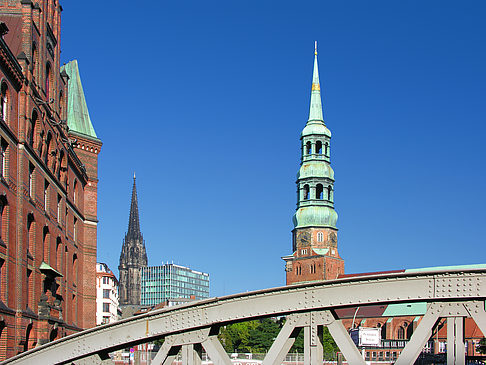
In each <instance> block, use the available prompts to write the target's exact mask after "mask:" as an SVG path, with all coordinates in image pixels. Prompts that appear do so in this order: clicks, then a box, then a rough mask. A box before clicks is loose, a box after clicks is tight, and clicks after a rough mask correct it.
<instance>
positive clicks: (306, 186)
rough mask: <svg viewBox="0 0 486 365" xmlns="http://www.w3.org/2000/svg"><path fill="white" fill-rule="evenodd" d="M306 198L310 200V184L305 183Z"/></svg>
mask: <svg viewBox="0 0 486 365" xmlns="http://www.w3.org/2000/svg"><path fill="white" fill-rule="evenodd" d="M304 200H309V185H307V184H305V185H304Z"/></svg>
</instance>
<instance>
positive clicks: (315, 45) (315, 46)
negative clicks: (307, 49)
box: [314, 41, 317, 56]
mask: <svg viewBox="0 0 486 365" xmlns="http://www.w3.org/2000/svg"><path fill="white" fill-rule="evenodd" d="M314 54H315V55H316V56H317V41H315V42H314Z"/></svg>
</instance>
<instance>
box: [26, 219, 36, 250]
mask: <svg viewBox="0 0 486 365" xmlns="http://www.w3.org/2000/svg"><path fill="white" fill-rule="evenodd" d="M34 231H35V230H34V215H33V214H32V213H29V214H28V215H27V236H26V238H27V242H26V246H27V254H30V255H31V256H32V257H33V255H34V253H35V249H34V248H35V234H34Z"/></svg>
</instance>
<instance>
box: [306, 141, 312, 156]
mask: <svg viewBox="0 0 486 365" xmlns="http://www.w3.org/2000/svg"><path fill="white" fill-rule="evenodd" d="M305 152H306V154H308V155H310V154H311V153H312V143H310V141H309V142H307V143H306V145H305Z"/></svg>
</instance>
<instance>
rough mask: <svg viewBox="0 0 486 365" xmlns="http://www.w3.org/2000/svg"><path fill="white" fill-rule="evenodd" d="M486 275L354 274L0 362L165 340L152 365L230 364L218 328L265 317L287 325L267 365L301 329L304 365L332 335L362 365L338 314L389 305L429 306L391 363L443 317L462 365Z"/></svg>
mask: <svg viewBox="0 0 486 365" xmlns="http://www.w3.org/2000/svg"><path fill="white" fill-rule="evenodd" d="M485 299H486V269H484V268H482V269H464V268H463V269H451V270H447V271H444V270H440V271H422V272H413V273H408V272H405V273H391V274H379V275H367V276H358V277H351V278H345V279H338V280H332V281H325V282H318V283H310V284H299V285H293V286H285V287H280V288H272V289H265V290H259V291H254V292H249V293H241V294H235V295H229V296H225V297H220V298H218V297H216V298H211V299H207V300H202V301H198V302H193V303H189V304H186V305H181V306H176V307H170V308H163V309H160V310H155V311H151V312H147V313H145V314H142V315H139V316H136V317H132V318H128V319H125V320H121V321H119V322H115V323H112V324H107V325H103V326H99V327H96V328H91V329H88V330H86V331H83V332H79V333H76V334H74V335H71V336H68V337H64V338H61V339H59V340H56V341H53V342H50V343H48V344H46V345H43V346H39V347H37V348H35V349H33V350H30V351H27V352H24V353H22V354H19V355H17V356H15V357H12V358H10V359H8V360H6V361H4V362H3V364H65V363H69V364H71V363H74V364H102V363H103V364H105V363H109V360H107V359H109V357H108V353H110V352H112V351H115V350H119V349H124V348H127V347H130V346H134V345H137V344H142V343H146V342H151V341H153V340H155V339H159V338H164V339H165V340H164V343H163V345H162V347H161V348H160V351H159V352H158V353H157V355H156V357H155V358H154V360H153V361H152V364H170V363H171V362H172V361H173V360H174V358H175V356H176V355H177V354H178V353H179V351H181V350H182V363H183V364H184V365H186V364H188V365H199V364H200V363H201V352H202V349H204V350H205V351H206V353H207V354H208V356H209V357H210V359H211V360H212V361H213V363H214V364H218V365H219V364H221V365H223V364H224V365H231V359H230V358H229V357H228V355H227V354H226V352H225V350H224V348H223V346H222V345H221V343H220V342H219V340H218V337H217V335H218V333H219V329H220V328H221V326H225V325H227V324H230V323H235V322H241V321H247V320H252V319H257V318H263V317H278V316H285V317H286V321H285V324H284V326H283V328H282V329H281V331H280V333H279V334H278V336H277V337H276V338H275V340H274V342H273V345H272V346H271V348H270V350H269V351H268V353H267V354H266V356H265V358H264V360H263V364H264V365H271V364H275V365H279V364H281V363H282V361H283V360H284V358H285V356H286V354H287V353H288V351H289V350H290V348H291V347H292V345H293V343H294V341H295V338H296V337H297V334H298V333H299V332H300V330H303V331H304V364H305V365H310V364H316V365H318V364H319V365H322V359H323V350H322V343H321V340H320V336H319V333H320V332H321V330H322V327H323V326H325V327H327V328H328V329H329V332H330V334H331V335H332V337H333V338H334V341H335V342H336V344H337V345H338V346H339V349H340V351H341V352H342V353H343V355H344V357H345V358H346V360H347V362H348V363H349V364H352V365H365V364H366V363H365V360H364V359H363V357H362V355H361V353H360V352H359V351H358V349H357V348H356V346H355V344H354V342H353V341H352V340H351V338H350V336H349V334H348V332H347V331H346V329H345V327H344V326H343V324H342V322H341V320H340V319H339V318H338V317H337V315H336V313H335V310H337V309H340V308H346V307H358V306H359V307H364V306H367V305H376V304H381V305H386V304H394V303H417V302H422V303H424V302H425V303H427V311H426V313H425V314H424V316H423V318H422V320H421V321H420V323H419V324H418V326H417V328H416V329H415V331H414V333H413V334H412V337H411V338H410V341H409V342H408V343H407V345H406V346H405V348H404V349H403V351H402V352H401V353H400V355H399V357H398V359H397V360H396V362H395V364H397V365H410V364H413V363H414V362H415V360H416V359H417V357H418V356H419V354H420V352H421V351H422V349H423V347H424V345H425V343H426V342H427V341H428V340H429V338H430V336H431V334H432V331H433V329H434V328H435V326H436V325H437V323H438V322H439V320H440V319H441V318H447V364H448V365H451V364H457V365H459V364H465V344H464V325H463V323H464V320H463V319H464V318H465V317H472V318H473V320H474V321H475V322H476V324H477V325H478V327H479V328H480V330H481V331H482V332H483V334H486V312H485V302H484V301H485Z"/></svg>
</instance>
